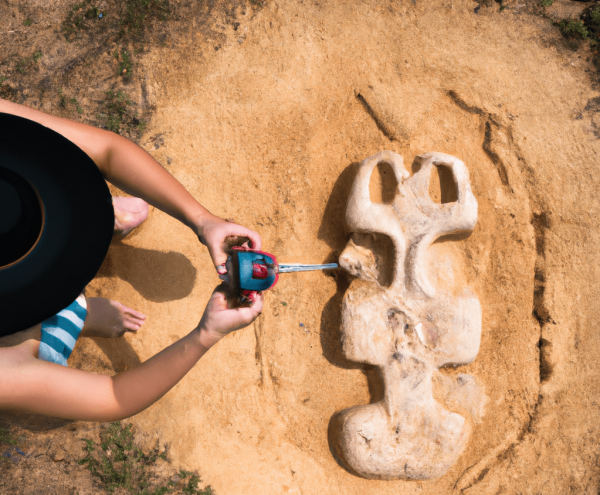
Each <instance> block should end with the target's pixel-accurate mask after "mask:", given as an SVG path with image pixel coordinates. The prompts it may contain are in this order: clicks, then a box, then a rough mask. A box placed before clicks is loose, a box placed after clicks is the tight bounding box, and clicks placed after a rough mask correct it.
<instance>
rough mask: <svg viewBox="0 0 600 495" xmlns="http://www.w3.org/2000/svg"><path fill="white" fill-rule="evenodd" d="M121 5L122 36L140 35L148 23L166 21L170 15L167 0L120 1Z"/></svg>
mask: <svg viewBox="0 0 600 495" xmlns="http://www.w3.org/2000/svg"><path fill="white" fill-rule="evenodd" d="M122 4H123V6H122V9H123V14H122V16H121V32H122V34H134V35H140V34H142V33H143V32H144V30H145V28H146V25H147V23H148V22H149V21H151V20H155V19H158V20H161V21H166V20H167V19H168V18H169V16H170V15H171V7H170V5H169V1H168V0H122Z"/></svg>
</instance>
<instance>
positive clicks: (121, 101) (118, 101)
mask: <svg viewBox="0 0 600 495" xmlns="http://www.w3.org/2000/svg"><path fill="white" fill-rule="evenodd" d="M128 105H131V100H130V99H129V98H128V97H127V95H126V94H125V93H124V92H123V91H117V92H116V93H115V92H114V91H113V90H110V91H107V92H106V100H105V102H104V109H105V112H104V113H101V114H99V115H98V118H100V119H101V120H103V121H104V125H105V126H106V128H107V129H108V130H109V131H113V132H116V133H118V134H120V133H121V125H122V124H123V119H124V117H125V114H126V113H127V106H128Z"/></svg>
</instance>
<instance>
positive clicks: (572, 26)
mask: <svg viewBox="0 0 600 495" xmlns="http://www.w3.org/2000/svg"><path fill="white" fill-rule="evenodd" d="M558 29H560V32H561V33H562V34H563V36H565V37H567V38H581V39H584V40H585V39H587V37H588V34H589V33H588V30H587V29H586V28H585V26H584V24H583V21H577V20H575V19H563V20H562V21H560V22H559V23H558Z"/></svg>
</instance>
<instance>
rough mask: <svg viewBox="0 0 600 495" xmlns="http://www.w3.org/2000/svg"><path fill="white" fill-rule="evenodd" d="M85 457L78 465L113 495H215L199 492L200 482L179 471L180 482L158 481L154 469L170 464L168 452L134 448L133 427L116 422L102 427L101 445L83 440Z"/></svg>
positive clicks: (198, 479) (191, 475)
mask: <svg viewBox="0 0 600 495" xmlns="http://www.w3.org/2000/svg"><path fill="white" fill-rule="evenodd" d="M84 442H85V447H84V450H85V452H86V455H85V457H84V458H83V459H81V460H80V461H79V464H80V465H85V466H86V467H87V469H89V470H90V472H91V473H92V475H93V476H94V477H96V478H97V479H98V481H99V482H100V484H101V485H102V487H103V488H104V489H105V490H106V491H107V492H108V493H113V492H114V491H115V490H117V489H119V488H121V489H125V490H126V491H128V492H129V493H131V494H135V495H164V494H168V493H187V494H190V495H212V494H213V491H212V489H211V487H210V486H208V487H206V488H204V489H200V488H198V483H199V482H200V478H199V477H198V476H197V475H196V474H193V473H190V472H187V471H183V470H180V471H179V474H178V476H177V481H174V479H169V480H168V481H167V482H166V483H165V481H164V480H158V481H154V482H152V480H155V476H153V474H152V472H151V471H152V469H153V467H154V466H155V465H156V463H157V462H158V461H159V460H162V461H168V458H167V450H166V448H164V449H162V450H161V449H160V447H159V442H158V441H157V442H156V446H155V447H154V448H153V449H151V450H150V452H144V451H143V450H142V449H140V448H139V447H137V446H135V444H134V434H133V431H132V425H131V424H128V425H123V424H121V422H116V423H112V424H108V425H105V426H103V428H102V431H101V432H100V444H99V445H96V444H95V442H94V441H93V440H90V439H87V438H86V439H84Z"/></svg>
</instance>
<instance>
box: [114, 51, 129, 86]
mask: <svg viewBox="0 0 600 495" xmlns="http://www.w3.org/2000/svg"><path fill="white" fill-rule="evenodd" d="M114 57H115V59H117V62H118V69H117V75H118V76H122V77H123V79H124V80H129V78H130V77H131V74H132V69H133V61H132V60H131V55H130V54H129V52H128V51H127V50H121V51H120V53H119V49H118V48H117V49H116V50H115V53H114Z"/></svg>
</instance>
